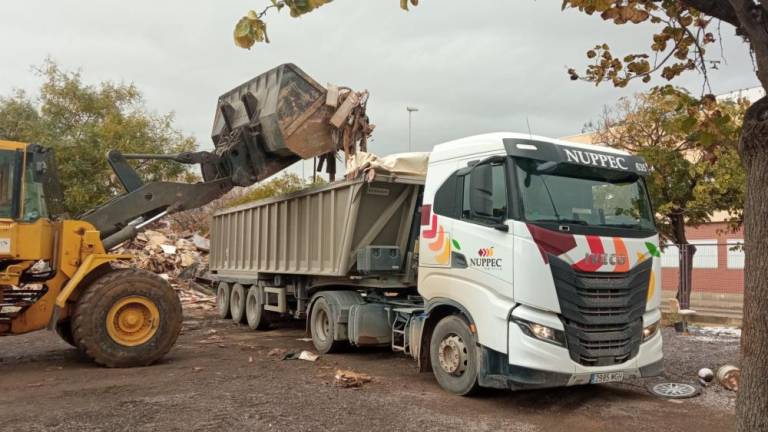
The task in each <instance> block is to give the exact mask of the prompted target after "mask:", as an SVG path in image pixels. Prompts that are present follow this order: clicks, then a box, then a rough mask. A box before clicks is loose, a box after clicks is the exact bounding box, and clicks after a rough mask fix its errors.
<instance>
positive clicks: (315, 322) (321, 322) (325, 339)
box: [309, 297, 345, 354]
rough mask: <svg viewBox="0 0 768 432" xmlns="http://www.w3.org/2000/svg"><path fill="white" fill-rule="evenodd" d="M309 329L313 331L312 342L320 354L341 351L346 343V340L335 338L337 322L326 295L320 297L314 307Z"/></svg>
mask: <svg viewBox="0 0 768 432" xmlns="http://www.w3.org/2000/svg"><path fill="white" fill-rule="evenodd" d="M309 322H310V325H309V330H310V333H312V343H313V344H314V345H315V348H316V349H317V351H318V352H320V354H327V353H332V352H339V351H341V349H342V348H343V347H344V345H345V341H335V340H333V335H334V333H335V330H336V323H335V322H334V320H333V315H332V314H331V308H330V306H328V301H327V300H326V299H325V297H320V298H318V299H317V301H315V304H314V306H313V307H312V316H311V317H310V319H309Z"/></svg>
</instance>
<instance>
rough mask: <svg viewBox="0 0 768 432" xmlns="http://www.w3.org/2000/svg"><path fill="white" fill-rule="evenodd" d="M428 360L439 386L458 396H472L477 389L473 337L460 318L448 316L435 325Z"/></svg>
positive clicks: (476, 368)
mask: <svg viewBox="0 0 768 432" xmlns="http://www.w3.org/2000/svg"><path fill="white" fill-rule="evenodd" d="M429 357H430V362H431V364H432V370H433V373H434V374H435V378H436V379H437V382H438V383H439V384H440V387H442V388H444V389H445V390H447V391H449V392H451V393H453V394H456V395H460V396H468V395H471V394H472V393H475V392H476V391H477V389H478V388H479V386H478V383H477V374H478V364H477V346H476V345H475V338H474V336H473V335H472V332H470V331H469V326H468V325H467V322H466V321H464V319H462V318H461V317H459V316H457V315H450V316H447V317H445V318H443V319H442V320H440V322H438V323H437V326H435V330H434V331H433V332H432V339H431V341H430V346H429Z"/></svg>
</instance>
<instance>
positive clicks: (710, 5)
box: [682, 0, 741, 27]
mask: <svg viewBox="0 0 768 432" xmlns="http://www.w3.org/2000/svg"><path fill="white" fill-rule="evenodd" d="M682 2H683V3H685V4H686V5H688V6H690V7H693V8H696V9H698V10H700V11H701V12H703V13H704V14H706V15H709V16H711V17H715V18H717V19H719V20H721V21H725V22H727V23H729V24H731V25H733V26H734V27H741V24H740V20H739V17H738V15H736V11H735V10H734V8H733V6H732V5H731V4H730V3H728V2H727V1H723V0H682Z"/></svg>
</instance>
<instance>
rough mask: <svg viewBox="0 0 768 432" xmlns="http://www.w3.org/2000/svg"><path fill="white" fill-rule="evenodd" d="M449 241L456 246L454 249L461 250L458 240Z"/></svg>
mask: <svg viewBox="0 0 768 432" xmlns="http://www.w3.org/2000/svg"><path fill="white" fill-rule="evenodd" d="M451 243H453V247H454V248H456V250H459V251H460V250H461V246H460V245H459V242H458V241H456V239H452V240H451Z"/></svg>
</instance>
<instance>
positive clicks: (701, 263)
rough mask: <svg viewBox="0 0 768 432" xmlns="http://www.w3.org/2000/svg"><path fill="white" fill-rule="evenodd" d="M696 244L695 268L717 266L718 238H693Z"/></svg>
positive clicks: (692, 242)
mask: <svg viewBox="0 0 768 432" xmlns="http://www.w3.org/2000/svg"><path fill="white" fill-rule="evenodd" d="M690 243H691V244H692V245H694V246H696V253H695V254H694V255H693V268H717V240H716V239H712V240H691V241H690Z"/></svg>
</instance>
